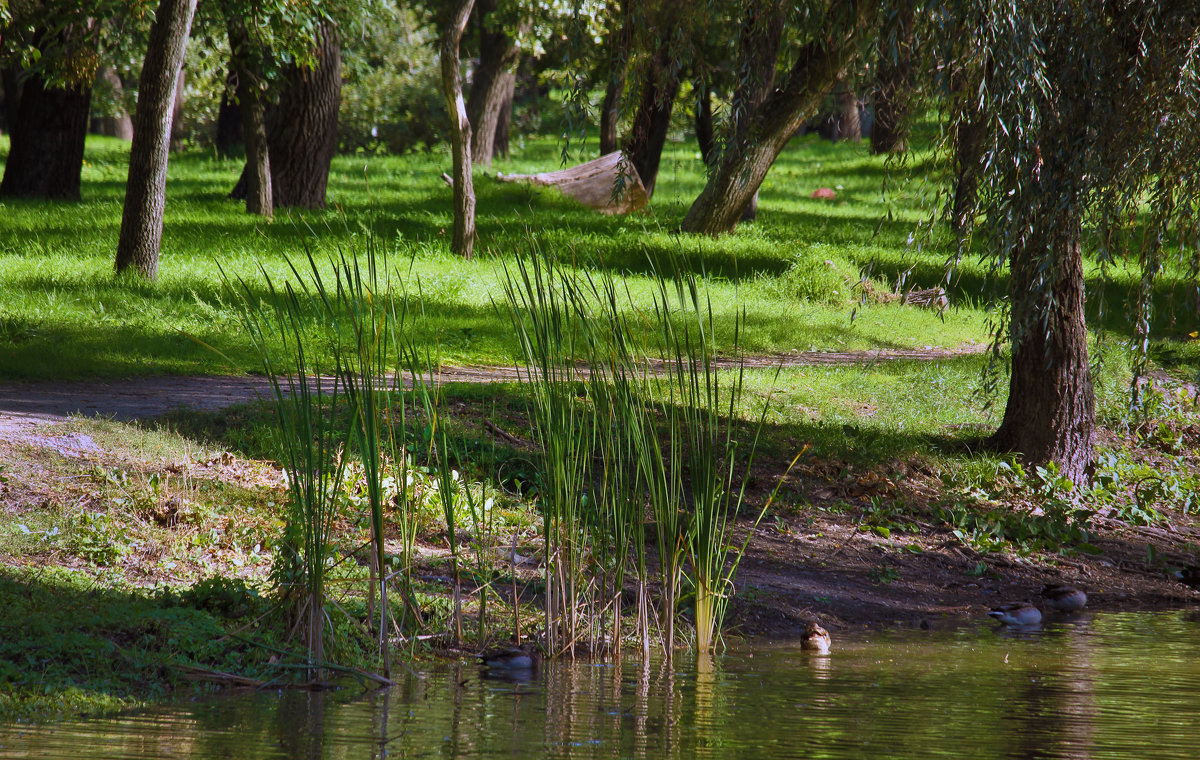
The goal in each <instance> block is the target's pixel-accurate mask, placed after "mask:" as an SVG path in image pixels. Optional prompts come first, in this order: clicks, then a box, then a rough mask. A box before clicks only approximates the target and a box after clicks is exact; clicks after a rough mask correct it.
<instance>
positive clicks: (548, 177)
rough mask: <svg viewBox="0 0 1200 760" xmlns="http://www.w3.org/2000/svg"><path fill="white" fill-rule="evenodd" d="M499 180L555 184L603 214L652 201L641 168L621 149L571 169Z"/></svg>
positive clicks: (637, 206) (621, 212) (617, 212)
mask: <svg viewBox="0 0 1200 760" xmlns="http://www.w3.org/2000/svg"><path fill="white" fill-rule="evenodd" d="M496 179H498V180H500V181H501V182H528V183H530V184H533V185H544V186H546V187H553V188H556V189H558V191H559V192H561V193H562V194H563V195H565V196H567V197H568V198H574V199H575V200H577V201H579V202H580V203H582V204H583V205H585V206H588V207H589V208H594V209H596V210H597V211H599V212H600V213H602V214H627V213H629V212H630V211H637V210H638V209H640V208H641V207H643V206H645V205H646V203H647V202H649V200H650V199H649V198H648V197H647V195H646V188H645V186H643V185H642V178H641V177H639V176H638V173H637V169H635V168H634V166H633V164H632V163H630V161H629V159H628V158H626V157H625V155H624V154H623V153H621V151H619V150H618V151H614V152H612V153H608V154H606V155H603V156H601V157H600V158H597V159H596V160H594V161H588V162H587V163H585V164H580V165H579V166H572V167H571V168H570V169H562V170H560V171H556V172H542V173H540V174H499V173H498V174H496Z"/></svg>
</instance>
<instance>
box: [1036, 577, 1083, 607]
mask: <svg viewBox="0 0 1200 760" xmlns="http://www.w3.org/2000/svg"><path fill="white" fill-rule="evenodd" d="M1042 598H1043V599H1045V600H1046V604H1048V605H1049V606H1050V607H1051V608H1052V609H1054V610H1057V611H1058V612H1078V611H1079V610H1081V609H1083V608H1084V607H1086V606H1087V601H1088V598H1087V594H1085V593H1084V592H1083V590H1082V589H1077V588H1075V587H1074V586H1067V585H1065V584H1063V583H1047V584H1046V585H1045V586H1042Z"/></svg>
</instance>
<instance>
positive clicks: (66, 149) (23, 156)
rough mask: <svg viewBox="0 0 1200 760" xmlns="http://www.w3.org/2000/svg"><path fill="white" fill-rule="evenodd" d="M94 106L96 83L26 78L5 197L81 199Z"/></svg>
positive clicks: (2, 189)
mask: <svg viewBox="0 0 1200 760" xmlns="http://www.w3.org/2000/svg"><path fill="white" fill-rule="evenodd" d="M91 104H92V88H91V87H90V86H67V87H65V88H56V87H47V85H46V81H45V80H44V79H42V77H41V76H40V75H37V74H34V75H33V76H31V77H30V78H29V79H27V80H26V81H25V83H24V85H23V86H22V87H21V97H20V100H19V103H18V104H17V115H16V119H15V121H14V122H13V123H12V125H11V126H10V133H9V134H10V138H9V149H8V161H6V162H5V164H4V179H3V180H2V181H0V196H3V197H6V198H43V199H46V200H70V201H77V200H79V199H80V187H81V180H80V175H81V173H82V171H83V145H84V141H85V140H86V139H87V129H88V117H89V116H90V112H91Z"/></svg>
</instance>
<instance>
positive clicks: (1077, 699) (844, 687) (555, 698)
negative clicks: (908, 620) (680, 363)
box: [0, 611, 1200, 760]
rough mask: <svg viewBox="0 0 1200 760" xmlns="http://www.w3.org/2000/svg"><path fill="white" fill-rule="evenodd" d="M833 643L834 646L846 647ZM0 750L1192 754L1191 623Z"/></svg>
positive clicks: (460, 671) (585, 675) (561, 671)
mask: <svg viewBox="0 0 1200 760" xmlns="http://www.w3.org/2000/svg"><path fill="white" fill-rule="evenodd" d="M843 638H844V637H843ZM0 757H3V758H25V757H28V758H68V757H69V758H148V757H155V758H172V757H189V758H246V759H247V760H249V759H250V758H348V759H350V758H353V759H355V760H358V759H359V758H384V757H395V758H496V757H519V758H654V759H656V760H657V759H658V758H693V757H696V758H707V757H712V758H889V759H890V758H929V757H947V758H971V759H973V760H983V759H987V758H1091V759H1100V758H1122V759H1124V758H1139V760H1147V759H1155V758H1164V759H1165V758H1180V759H1183V758H1186V760H1194V759H1195V758H1197V757H1200V617H1197V614H1196V613H1195V612H1189V611H1182V612H1171V613H1155V614H1150V613H1124V614H1103V615H1101V614H1097V615H1092V616H1088V617H1084V618H1080V619H1078V620H1074V621H1069V622H1064V623H1058V624H1052V625H1047V626H1046V627H1045V628H1043V629H1041V630H1038V631H1033V632H1022V633H1013V632H1007V631H998V630H996V629H993V628H991V627H988V626H982V625H981V626H975V625H971V626H967V627H963V628H960V629H957V630H953V631H912V632H904V633H889V634H870V635H867V636H864V637H862V638H858V639H853V640H848V641H847V640H842V641H837V640H835V649H834V652H833V654H831V655H830V656H828V657H821V656H813V655H810V654H808V653H805V652H801V651H800V649H799V646H798V645H797V646H790V645H789V646H773V647H759V648H738V649H734V650H732V651H730V652H728V653H726V654H724V655H722V656H720V657H717V658H715V659H714V660H713V661H712V662H711V664H710V666H707V667H697V665H696V663H695V659H694V657H691V656H688V655H686V654H682V655H680V656H678V657H677V659H676V662H675V667H673V668H665V667H664V666H663V665H662V664H661V663H658V664H652V665H651V666H650V667H649V668H643V667H642V666H641V665H640V664H638V663H636V662H630V663H624V664H621V665H613V664H589V663H576V664H567V663H553V664H550V665H548V666H547V667H546V668H545V669H544V672H542V673H541V674H539V676H538V677H537V678H534V679H533V680H531V681H528V682H525V683H518V682H510V681H502V680H492V679H488V678H484V677H482V674H481V673H480V671H479V669H478V668H477V667H475V666H474V665H471V664H462V665H447V666H442V667H439V668H435V669H431V670H428V671H424V672H420V673H416V674H413V675H411V676H409V677H404V678H401V679H399V682H398V683H397V685H396V686H394V687H393V688H391V689H390V690H388V691H378V692H369V693H363V692H362V691H360V690H357V689H353V688H351V689H345V690H341V691H335V692H325V693H316V694H314V693H295V692H287V693H274V692H273V693H269V694H262V693H260V694H246V695H239V696H232V697H221V698H208V699H205V700H199V701H195V702H190V703H185V704H179V705H175V706H172V707H169V708H163V709H156V710H149V711H145V712H139V713H133V714H128V715H123V716H118V717H113V718H107V719H103V720H83V721H75V722H65V723H54V724H46V725H40V726H11V725H9V726H0Z"/></svg>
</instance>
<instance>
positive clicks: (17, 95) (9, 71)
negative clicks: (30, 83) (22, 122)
mask: <svg viewBox="0 0 1200 760" xmlns="http://www.w3.org/2000/svg"><path fill="white" fill-rule="evenodd" d="M17 75H18V70H17V69H16V68H14V67H9V68H5V69H4V70H3V71H0V84H3V86H4V128H5V130H7V131H8V132H12V129H13V125H15V124H16V123H17V107H18V106H19V105H20V103H21V81H20V79H18V77H17Z"/></svg>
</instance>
